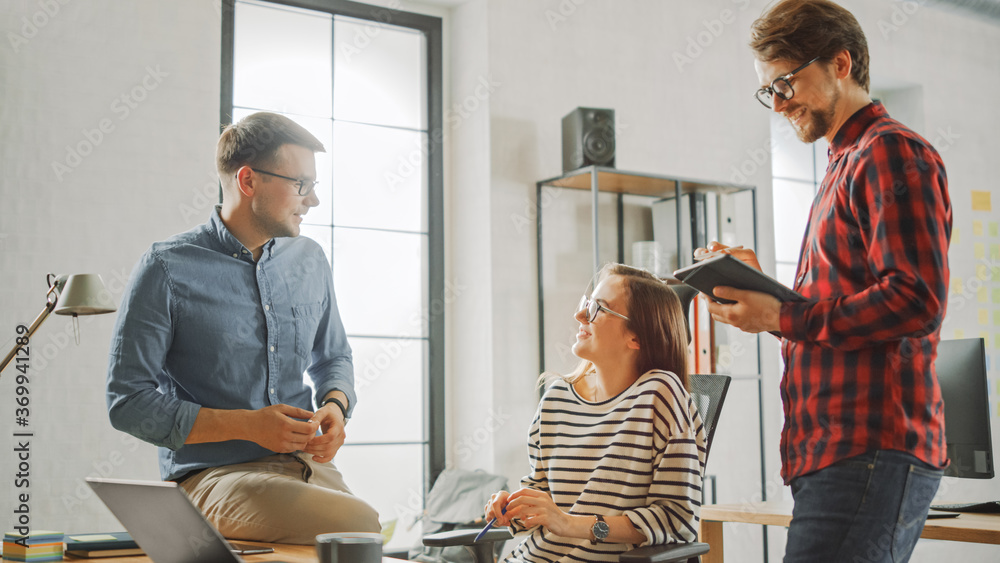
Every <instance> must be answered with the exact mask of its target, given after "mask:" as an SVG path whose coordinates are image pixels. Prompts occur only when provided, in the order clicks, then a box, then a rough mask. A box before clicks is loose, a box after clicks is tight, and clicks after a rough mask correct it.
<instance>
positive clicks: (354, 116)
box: [222, 0, 444, 546]
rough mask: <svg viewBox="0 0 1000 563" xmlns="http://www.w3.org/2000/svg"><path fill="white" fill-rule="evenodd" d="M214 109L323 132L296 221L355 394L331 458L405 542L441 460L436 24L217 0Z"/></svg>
mask: <svg viewBox="0 0 1000 563" xmlns="http://www.w3.org/2000/svg"><path fill="white" fill-rule="evenodd" d="M223 26H224V28H223V49H222V52H223V74H222V122H223V124H227V123H230V122H232V121H234V120H239V119H240V118H242V117H244V116H246V115H248V114H250V113H253V112H257V111H271V112H275V113H280V114H283V115H286V116H287V117H289V118H291V119H293V120H294V121H296V122H298V123H299V124H301V125H302V126H304V127H305V128H306V129H308V130H309V131H310V132H312V133H313V134H314V135H315V136H316V137H317V138H318V139H319V140H320V141H322V142H323V144H324V145H325V146H326V147H327V152H326V153H325V154H323V153H320V154H317V155H316V156H317V158H316V168H317V173H318V175H319V177H318V180H319V182H320V183H319V184H318V185H317V187H316V192H317V195H318V197H319V199H320V206H319V207H317V208H314V209H312V210H310V212H309V213H308V214H307V215H306V216H305V221H304V223H303V227H302V234H303V235H304V236H308V237H311V238H313V239H315V240H316V241H317V242H319V244H320V245H321V246H322V247H323V249H324V251H325V252H326V254H327V257H328V258H329V259H330V261H331V267H332V268H333V275H334V284H335V287H336V291H337V297H338V302H339V305H340V312H341V317H342V318H343V321H344V326H345V328H346V330H347V333H348V337H349V340H350V343H351V347H352V349H353V351H354V369H355V380H356V389H357V392H358V405H359V406H358V408H357V410H356V411H355V412H354V417H353V418H352V420H351V421H350V424H349V425H348V428H347V436H348V438H347V442H346V443H345V445H344V447H343V448H342V449H341V450H340V453H339V454H338V455H337V458H336V464H337V466H338V468H339V469H340V470H341V471H342V472H343V473H344V476H345V478H346V480H347V483H348V485H349V486H350V487H351V488H352V490H353V491H354V492H355V494H357V495H358V496H360V497H362V498H364V499H365V500H367V501H369V502H370V503H372V504H373V505H374V506H375V508H376V509H377V510H378V511H379V514H380V516H381V519H382V521H383V523H384V524H388V525H389V526H390V527H391V524H392V521H393V520H396V519H402V520H404V521H405V522H402V524H404V525H401V526H397V527H396V534H395V536H394V540H393V541H392V542H391V544H390V545H394V546H401V545H410V544H412V541H413V536H414V535H416V534H419V526H417V527H415V528H410V529H407V528H409V524H410V521H409V520H411V518H408V517H410V516H412V515H415V514H419V513H420V512H421V511H422V510H423V498H424V494H425V491H426V489H427V485H428V483H429V482H430V481H431V480H432V479H433V478H434V477H435V476H436V474H437V472H438V471H440V469H441V468H443V466H444V443H443V442H444V439H443V438H444V437H443V392H442V390H443V378H444V375H443V373H444V366H443V358H444V355H443V348H442V347H443V335H444V330H443V318H442V312H441V309H442V304H443V299H442V294H443V261H442V253H443V242H442V241H443V239H442V236H441V232H442V224H441V223H442V218H441V217H442V197H441V193H442V187H441V166H442V164H441V147H440V141H441V138H440V135H434V134H433V132H435V131H441V109H440V108H441V73H440V68H441V24H440V20H439V19H438V18H433V17H428V16H422V15H417V14H409V13H403V12H398V11H394V10H388V9H384V8H379V7H376V6H368V5H364V4H358V3H354V2H344V1H339V0H313V1H301V0H299V1H291V0H289V1H275V2H265V1H250V0H246V1H244V0H238V1H235V2H234V1H233V0H229V1H228V2H227V3H226V4H225V5H224V18H223Z"/></svg>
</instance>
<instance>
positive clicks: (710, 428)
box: [688, 373, 733, 466]
mask: <svg viewBox="0 0 1000 563" xmlns="http://www.w3.org/2000/svg"><path fill="white" fill-rule="evenodd" d="M732 380H733V379H732V378H731V377H729V376H728V375H719V374H714V373H692V374H690V375H688V392H689V393H691V397H692V398H694V402H695V405H697V406H698V413H699V414H700V415H701V421H702V423H704V425H705V465H706V466H707V465H708V454H709V453H710V452H711V451H712V438H713V437H715V427H716V425H717V423H718V422H719V415H720V414H721V413H722V404H723V403H724V402H726V394H727V393H728V392H729V384H730V383H731V382H732Z"/></svg>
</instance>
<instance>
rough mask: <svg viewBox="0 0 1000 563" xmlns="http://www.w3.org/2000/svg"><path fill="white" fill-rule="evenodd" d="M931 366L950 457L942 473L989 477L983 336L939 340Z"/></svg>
mask: <svg viewBox="0 0 1000 563" xmlns="http://www.w3.org/2000/svg"><path fill="white" fill-rule="evenodd" d="M935 367H936V368H937V376H938V383H939V384H940V385H941V395H942V396H943V398H944V434H945V441H946V442H947V444H948V457H949V458H950V459H951V464H950V465H949V466H948V467H947V468H946V469H945V470H944V474H945V476H948V477H965V478H969V479H992V478H993V439H992V436H991V433H990V405H989V389H988V385H987V382H986V345H985V343H984V342H983V339H982V338H965V339H961V340H942V341H941V342H940V343H938V349H937V362H936V363H935Z"/></svg>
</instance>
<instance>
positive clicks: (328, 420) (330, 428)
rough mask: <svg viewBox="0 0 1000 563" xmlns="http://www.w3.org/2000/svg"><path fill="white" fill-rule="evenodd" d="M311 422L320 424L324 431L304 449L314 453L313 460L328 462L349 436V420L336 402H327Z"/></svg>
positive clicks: (306, 451)
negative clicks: (345, 427)
mask: <svg viewBox="0 0 1000 563" xmlns="http://www.w3.org/2000/svg"><path fill="white" fill-rule="evenodd" d="M310 422H313V423H317V424H319V426H320V428H322V429H323V433H322V434H320V435H319V436H313V437H312V439H310V440H309V443H308V444H307V445H306V447H305V448H303V449H302V451H304V452H305V453H307V454H313V461H315V462H316V463H326V462H328V461H330V460H331V459H333V456H335V455H337V450H339V449H340V446H343V445H344V439H345V438H347V434H346V432H345V429H344V425H345V424H346V423H347V421H346V420H344V413H343V412H342V411H341V410H340V407H338V406H337V405H335V404H334V403H327V404H326V406H323V407H321V408H320V409H319V410H318V411H316V414H315V415H313V417H312V419H311V420H310Z"/></svg>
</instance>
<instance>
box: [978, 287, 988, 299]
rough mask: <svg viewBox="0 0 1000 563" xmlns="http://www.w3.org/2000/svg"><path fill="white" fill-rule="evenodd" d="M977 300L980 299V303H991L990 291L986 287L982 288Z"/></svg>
mask: <svg viewBox="0 0 1000 563" xmlns="http://www.w3.org/2000/svg"><path fill="white" fill-rule="evenodd" d="M976 299H978V300H979V302H980V303H989V301H990V290H989V289H987V288H985V287H980V288H979V291H977V292H976Z"/></svg>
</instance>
